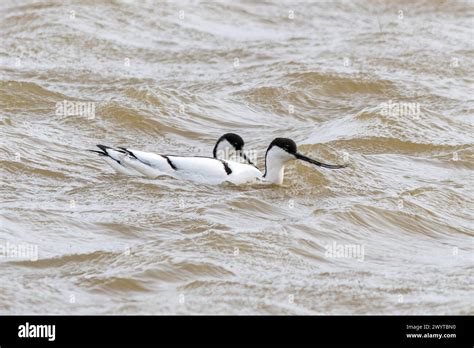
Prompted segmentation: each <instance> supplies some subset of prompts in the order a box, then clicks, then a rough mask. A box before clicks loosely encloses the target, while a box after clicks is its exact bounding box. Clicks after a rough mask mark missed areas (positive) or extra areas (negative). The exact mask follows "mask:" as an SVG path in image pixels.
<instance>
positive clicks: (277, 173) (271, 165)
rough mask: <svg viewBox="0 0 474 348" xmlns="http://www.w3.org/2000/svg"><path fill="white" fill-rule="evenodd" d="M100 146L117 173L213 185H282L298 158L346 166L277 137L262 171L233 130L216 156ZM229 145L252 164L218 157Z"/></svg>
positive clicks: (219, 147)
mask: <svg viewBox="0 0 474 348" xmlns="http://www.w3.org/2000/svg"><path fill="white" fill-rule="evenodd" d="M97 146H98V147H99V148H100V149H101V150H102V151H95V150H91V151H93V152H97V153H99V155H101V156H102V157H103V158H104V159H105V161H106V162H107V163H108V164H109V165H110V166H111V167H112V168H113V169H114V170H115V171H117V172H118V173H122V174H127V175H134V174H135V175H144V176H146V177H149V178H153V179H154V178H157V177H159V176H171V177H174V178H176V179H181V180H191V181H195V182H199V183H205V184H211V185H216V184H221V183H224V182H231V183H234V184H236V185H242V184H246V183H253V182H268V183H273V184H277V185H281V184H282V183H283V178H284V174H285V166H286V164H287V163H288V162H290V161H294V160H296V159H299V160H303V161H305V162H308V163H312V164H314V165H317V166H321V167H325V168H330V169H338V168H345V167H346V166H347V165H331V164H325V163H321V162H318V161H316V160H313V159H311V158H309V157H306V156H305V155H303V154H301V153H298V152H297V147H296V143H295V142H294V141H293V140H291V139H287V138H276V139H274V140H273V141H272V142H271V144H270V146H269V147H268V149H267V152H266V154H265V174H262V172H261V171H260V170H258V168H257V167H256V166H254V165H253V163H252V162H251V161H250V160H249V159H248V158H247V157H246V155H245V154H244V153H243V152H242V147H243V140H242V138H240V136H238V135H236V134H234V133H227V134H225V135H223V136H222V137H221V138H220V139H219V140H218V141H217V143H216V146H215V147H214V151H213V154H214V157H200V156H174V155H159V154H155V153H151V152H144V151H138V150H133V149H127V148H119V149H113V148H111V147H108V146H104V145H97ZM229 149H231V150H237V152H236V154H237V155H238V156H241V157H242V158H244V159H245V160H246V161H247V162H248V163H249V164H247V163H239V162H236V161H229V160H224V159H221V158H219V155H218V153H219V152H226V150H229Z"/></svg>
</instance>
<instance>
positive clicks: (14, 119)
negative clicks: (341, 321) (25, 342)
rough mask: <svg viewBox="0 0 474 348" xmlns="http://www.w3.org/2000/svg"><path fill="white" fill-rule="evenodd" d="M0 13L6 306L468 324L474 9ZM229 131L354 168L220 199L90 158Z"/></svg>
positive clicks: (35, 6) (226, 5)
mask: <svg viewBox="0 0 474 348" xmlns="http://www.w3.org/2000/svg"><path fill="white" fill-rule="evenodd" d="M0 6H1V9H0V12H1V15H0V37H1V41H0V71H1V75H0V77H1V79H0V107H1V114H0V130H1V143H0V175H1V218H2V220H1V231H0V313H2V314H24V313H35V314H45V313H48V314H63V313H64V314H366V313H372V314H373V313H375V314H378V313H381V314H397V313H400V314H462V313H464V314H474V304H473V296H472V279H473V275H474V268H473V261H474V260H473V249H474V248H473V246H474V244H473V207H474V204H473V203H474V202H473V201H474V198H473V197H474V187H473V169H474V163H473V159H474V147H473V134H474V132H473V110H474V102H473V82H474V76H473V69H472V67H473V58H474V47H473V20H472V18H473V15H474V5H473V3H472V2H471V1H415V2H413V1H401V2H400V1H398V2H396V3H395V2H384V1H368V2H366V1H314V2H299V3H297V2H294V1H286V2H285V1H279V2H270V1H267V2H263V1H258V2H257V1H242V2H234V1H232V2H230V1H228V2H215V1H207V2H206V1H203V2H200V1H177V2H152V1H140V2H138V1H137V2H134V1H103V2H97V1H70V2H67V1H35V2H33V1H2V3H1V5H0ZM64 101H66V103H72V104H71V105H75V107H73V109H71V110H72V111H71V112H69V113H65V112H61V111H60V109H59V112H58V105H60V104H58V103H64ZM81 103H86V104H81ZM82 106H84V107H85V108H84V109H81V107H82ZM227 132H235V133H238V134H240V135H241V136H242V137H243V138H244V140H245V141H246V144H247V145H246V147H247V149H248V150H253V151H256V153H257V155H258V164H259V167H260V168H261V169H263V165H264V163H263V157H264V154H265V149H266V147H267V146H268V144H269V142H270V141H271V140H272V139H273V138H275V137H288V138H292V139H294V140H295V141H296V142H297V143H298V144H299V145H300V147H299V148H300V151H301V152H302V153H305V154H307V155H309V156H311V157H314V158H317V159H319V160H323V161H325V162H330V163H340V162H341V161H342V160H343V159H347V160H348V161H349V162H350V163H351V167H350V168H348V169H344V170H332V171H331V170H327V169H324V168H312V167H310V166H308V165H306V164H304V163H292V164H291V165H289V166H288V167H287V169H286V177H285V181H284V185H283V186H274V185H271V186H258V185H255V184H253V185H243V186H235V185H232V184H224V185H218V186H211V185H202V184H196V183H192V182H186V181H178V180H175V179H172V178H168V177H162V178H159V179H155V180H151V179H146V178H141V177H127V176H120V175H117V174H114V173H113V171H112V169H111V168H110V167H109V166H108V165H107V164H106V163H104V162H103V161H102V160H101V159H100V158H99V157H98V156H94V154H92V153H89V152H86V151H85V149H88V148H93V147H94V145H95V144H97V143H104V144H109V145H118V146H120V145H121V146H130V147H133V148H136V149H143V150H146V151H154V152H158V153H169V154H188V155H189V154H193V155H210V154H211V150H212V147H213V145H214V143H215V141H216V139H217V138H218V137H219V136H220V135H222V134H224V133H227Z"/></svg>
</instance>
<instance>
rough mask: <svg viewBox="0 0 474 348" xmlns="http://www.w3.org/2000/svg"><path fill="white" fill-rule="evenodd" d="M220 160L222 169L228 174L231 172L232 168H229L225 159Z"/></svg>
mask: <svg viewBox="0 0 474 348" xmlns="http://www.w3.org/2000/svg"><path fill="white" fill-rule="evenodd" d="M220 161H221V162H222V164H223V165H224V169H225V172H226V173H227V175H230V174H232V169H230V167H229V165H228V164H227V162H226V161H223V160H220Z"/></svg>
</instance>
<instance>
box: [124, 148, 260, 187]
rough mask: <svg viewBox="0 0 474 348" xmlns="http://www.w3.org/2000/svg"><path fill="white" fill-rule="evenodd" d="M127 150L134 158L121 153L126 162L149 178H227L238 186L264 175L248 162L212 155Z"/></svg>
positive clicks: (210, 181)
mask: <svg viewBox="0 0 474 348" xmlns="http://www.w3.org/2000/svg"><path fill="white" fill-rule="evenodd" d="M127 150H128V151H130V152H131V153H133V155H134V156H135V157H132V156H128V155H124V154H122V156H123V157H122V161H123V162H124V163H125V165H126V166H127V167H130V168H132V169H134V170H136V171H137V172H139V173H141V174H143V175H145V176H148V177H150V178H155V177H158V176H162V175H168V176H172V177H174V178H177V179H182V180H192V181H195V182H200V183H208V184H214V185H215V184H220V183H223V182H226V181H227V182H231V183H234V184H238V185H239V184H244V183H247V182H253V181H256V180H259V179H261V178H262V173H261V172H260V171H259V170H258V169H257V168H256V167H254V166H252V165H249V164H244V163H238V162H234V161H225V160H220V159H215V158H211V157H185V156H163V155H158V154H154V153H149V152H143V151H135V150H129V149H127Z"/></svg>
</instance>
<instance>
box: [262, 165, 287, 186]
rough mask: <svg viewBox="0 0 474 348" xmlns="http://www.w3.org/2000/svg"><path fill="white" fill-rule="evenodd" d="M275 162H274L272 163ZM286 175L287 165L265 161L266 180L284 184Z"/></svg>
mask: <svg viewBox="0 0 474 348" xmlns="http://www.w3.org/2000/svg"><path fill="white" fill-rule="evenodd" d="M270 164H273V163H270ZM284 176H285V165H284V164H279V165H275V164H273V165H269V163H265V175H264V176H263V177H264V179H265V181H268V182H271V183H273V184H277V185H281V184H283V177H284Z"/></svg>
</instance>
